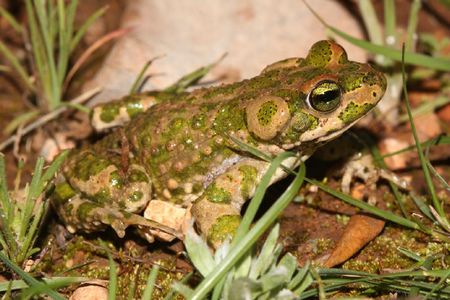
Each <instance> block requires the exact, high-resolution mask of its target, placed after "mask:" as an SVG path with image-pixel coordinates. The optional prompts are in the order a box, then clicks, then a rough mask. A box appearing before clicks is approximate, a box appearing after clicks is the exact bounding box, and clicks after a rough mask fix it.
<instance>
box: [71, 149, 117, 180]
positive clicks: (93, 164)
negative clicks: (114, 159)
mask: <svg viewBox="0 0 450 300" xmlns="http://www.w3.org/2000/svg"><path fill="white" fill-rule="evenodd" d="M110 165H111V162H110V161H108V160H107V159H104V158H101V157H98V156H95V155H94V154H92V153H90V152H85V153H83V154H82V155H80V157H79V158H78V160H77V163H76V164H75V166H74V167H73V168H72V169H71V170H70V175H71V177H75V178H78V179H80V180H82V181H87V180H89V177H91V176H95V175H97V174H98V173H100V172H101V171H103V170H105V169H106V168H107V167H108V166H110Z"/></svg>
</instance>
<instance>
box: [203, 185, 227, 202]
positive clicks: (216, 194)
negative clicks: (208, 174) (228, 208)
mask: <svg viewBox="0 0 450 300" xmlns="http://www.w3.org/2000/svg"><path fill="white" fill-rule="evenodd" d="M205 197H206V199H207V200H208V201H211V202H214V203H223V204H227V203H230V202H231V194H230V192H228V191H227V190H225V189H223V188H219V187H217V186H216V184H215V183H212V184H210V185H209V186H208V187H207V188H206V190H205Z"/></svg>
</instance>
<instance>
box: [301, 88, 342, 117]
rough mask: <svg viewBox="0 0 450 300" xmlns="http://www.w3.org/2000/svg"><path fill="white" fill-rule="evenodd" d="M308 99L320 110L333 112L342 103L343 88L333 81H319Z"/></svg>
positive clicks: (311, 104)
mask: <svg viewBox="0 0 450 300" xmlns="http://www.w3.org/2000/svg"><path fill="white" fill-rule="evenodd" d="M307 101H308V102H309V105H310V106H311V107H312V108H313V109H315V110H317V111H318V112H323V113H327V112H331V111H333V110H335V109H336V108H337V107H338V106H339V104H340V103H341V89H340V87H339V85H337V83H335V82H333V81H322V82H319V83H318V84H317V85H316V86H315V87H314V88H313V89H312V91H311V92H310V93H309V95H308V100H307Z"/></svg>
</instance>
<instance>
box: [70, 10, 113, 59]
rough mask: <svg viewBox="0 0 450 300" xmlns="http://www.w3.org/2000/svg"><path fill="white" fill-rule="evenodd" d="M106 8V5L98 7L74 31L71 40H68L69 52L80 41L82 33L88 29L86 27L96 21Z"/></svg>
mask: <svg viewBox="0 0 450 300" xmlns="http://www.w3.org/2000/svg"><path fill="white" fill-rule="evenodd" d="M107 9H108V6H104V7H102V8H100V9H98V10H97V11H96V12H95V13H93V14H92V15H90V16H89V18H88V19H87V20H86V21H85V22H84V23H83V25H81V27H80V29H78V31H77V32H76V33H75V35H74V36H73V38H72V40H71V41H70V45H69V54H70V53H72V51H73V50H74V49H75V47H76V46H77V45H78V43H79V42H80V40H81V38H82V37H83V36H84V34H85V33H86V31H87V30H88V28H89V27H91V25H92V24H93V23H94V22H95V21H97V19H98V18H100V17H101V16H103V14H104V13H105V12H106V10H107Z"/></svg>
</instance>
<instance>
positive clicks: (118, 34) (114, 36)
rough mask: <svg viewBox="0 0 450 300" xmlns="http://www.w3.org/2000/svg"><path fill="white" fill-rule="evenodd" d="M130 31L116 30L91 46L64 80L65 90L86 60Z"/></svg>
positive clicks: (128, 29) (127, 29)
mask: <svg viewBox="0 0 450 300" xmlns="http://www.w3.org/2000/svg"><path fill="white" fill-rule="evenodd" d="M130 30H131V29H130V28H124V29H119V30H115V31H113V32H110V33H108V34H105V35H104V36H103V37H101V38H100V39H99V40H97V41H96V42H95V43H94V44H92V45H91V46H89V48H87V49H86V50H85V51H84V52H83V54H81V56H80V58H79V59H78V60H77V61H76V62H75V64H74V65H73V67H72V68H71V69H70V71H69V73H68V74H67V77H66V79H65V80H64V84H63V90H65V89H66V87H67V85H68V84H69V82H70V80H72V78H73V76H74V75H75V73H76V72H77V71H78V70H79V69H80V67H81V66H82V65H83V64H84V63H85V62H86V60H87V59H88V58H89V57H90V56H91V55H92V53H94V52H95V51H96V50H97V49H98V48H100V47H101V46H103V45H105V44H106V43H108V42H109V41H111V40H114V39H117V38H119V37H121V36H123V35H124V34H126V33H128V32H129V31H130Z"/></svg>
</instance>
